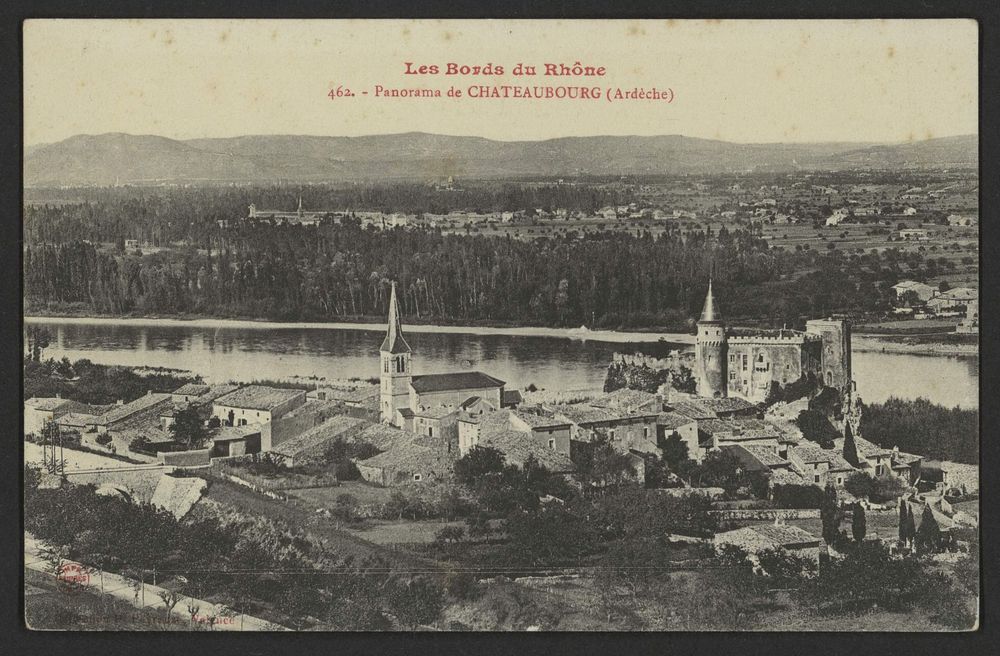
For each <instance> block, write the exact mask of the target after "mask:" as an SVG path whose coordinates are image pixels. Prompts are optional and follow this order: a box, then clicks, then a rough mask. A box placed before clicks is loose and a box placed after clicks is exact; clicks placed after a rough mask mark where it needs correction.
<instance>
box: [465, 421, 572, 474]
mask: <svg viewBox="0 0 1000 656" xmlns="http://www.w3.org/2000/svg"><path fill="white" fill-rule="evenodd" d="M479 444H480V446H490V447H493V448H494V449H497V450H498V451H500V452H502V453H503V454H504V455H505V456H507V461H508V462H511V463H514V464H517V465H522V464H523V463H524V461H525V460H527V459H528V456H529V455H533V456H535V459H536V460H537V461H538V464H540V465H542V466H543V467H545V468H546V469H548V470H549V471H551V472H558V473H563V472H569V471H573V469H574V468H573V462H572V461H571V460H570V459H569V458H568V457H567V456H564V455H562V454H561V453H557V452H556V451H553V450H552V449H550V448H549V447H548V446H547V445H544V444H542V443H541V442H539V441H538V440H537V439H536V438H534V437H532V436H531V434H529V433H521V432H518V431H513V430H507V431H499V432H495V433H491V434H489V435H487V436H480V438H479Z"/></svg>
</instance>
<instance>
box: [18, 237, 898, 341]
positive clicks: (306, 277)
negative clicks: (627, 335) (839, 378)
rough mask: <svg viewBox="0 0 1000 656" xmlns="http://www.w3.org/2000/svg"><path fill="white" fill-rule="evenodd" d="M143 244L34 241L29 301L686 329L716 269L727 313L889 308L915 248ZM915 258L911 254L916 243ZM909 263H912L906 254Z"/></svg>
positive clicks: (247, 313) (477, 241)
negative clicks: (393, 291)
mask: <svg viewBox="0 0 1000 656" xmlns="http://www.w3.org/2000/svg"><path fill="white" fill-rule="evenodd" d="M206 239H207V241H206V243H205V244H204V246H206V248H201V249H198V248H194V247H193V246H189V247H183V248H174V249H171V250H166V251H162V252H158V253H153V254H147V255H143V256H140V255H137V254H135V253H127V252H124V251H123V250H120V249H119V250H114V249H107V248H101V247H99V246H96V245H93V244H88V243H83V242H80V241H72V242H68V243H61V244H49V243H44V244H31V245H29V246H27V247H26V249H25V254H24V288H25V289H24V290H25V299H26V303H27V305H28V310H29V311H43V312H44V311H53V310H54V311H60V310H65V309H69V308H73V307H76V308H77V309H79V310H82V311H84V312H88V313H98V314H116V315H121V314H153V313H156V314H182V313H196V314H204V315H212V316H240V317H254V318H270V319H282V320H318V321H330V320H340V319H350V318H359V317H367V318H374V317H382V316H384V315H385V312H386V304H387V302H388V293H387V292H388V285H387V283H388V281H390V280H396V281H398V283H399V291H400V302H401V304H402V306H403V313H404V315H405V316H406V319H407V320H409V321H424V322H468V323H474V322H484V323H521V324H535V325H548V326H579V325H581V324H584V325H588V326H591V327H612V328H616V327H640V326H646V327H669V328H673V329H685V328H687V327H688V326H689V325H690V322H691V320H692V319H693V318H694V317H696V316H697V313H698V311H699V310H700V306H701V303H702V300H703V297H704V293H705V287H706V284H707V278H708V276H709V273H710V272H712V271H714V275H715V280H716V292H717V295H718V297H719V298H720V299H722V300H721V302H722V306H723V310H724V312H725V313H726V315H727V316H728V317H730V318H744V319H755V320H761V321H763V322H767V323H771V324H779V325H780V324H782V323H786V322H790V323H793V324H794V323H796V322H800V321H801V320H802V319H804V318H805V317H809V316H822V315H827V314H831V313H844V312H847V313H863V312H872V311H878V310H881V309H884V308H885V307H886V305H887V302H888V292H887V289H888V286H889V285H890V284H892V283H894V282H895V281H896V280H898V279H899V278H900V277H902V276H903V275H904V272H903V268H902V265H903V262H904V259H903V258H902V256H901V255H899V254H898V253H895V252H894V251H889V252H887V253H882V254H879V255H875V254H870V255H869V254H862V255H858V254H852V255H850V256H847V255H842V254H840V253H838V252H836V251H834V252H831V253H823V254H821V253H817V252H815V251H813V252H798V253H796V252H784V251H780V250H775V249H768V247H767V245H766V243H764V242H762V241H760V240H758V239H756V238H755V237H753V236H751V235H750V234H749V233H746V232H743V231H737V232H729V231H727V230H725V229H722V230H720V231H718V232H715V233H713V232H711V231H709V232H708V233H705V232H700V231H698V232H682V231H680V230H674V231H670V232H666V233H664V234H662V235H660V236H657V237H655V238H654V237H652V236H650V235H648V234H647V235H643V236H639V237H636V236H631V235H611V234H604V235H596V236H592V237H588V238H586V239H539V240H535V241H530V242H529V241H521V240H517V239H511V238H509V237H481V236H472V237H469V236H458V235H444V234H441V233H440V232H438V231H432V230H406V229H393V230H387V231H380V230H374V229H371V228H366V229H362V228H361V227H360V226H359V225H358V224H357V223H356V222H350V221H348V222H345V223H344V224H338V223H334V222H328V223H325V224H323V225H321V226H304V227H303V226H300V227H289V226H269V225H256V226H250V227H244V228H239V229H232V230H227V231H220V230H216V231H215V233H214V236H209V237H207V238H206ZM910 257H911V258H912V256H910ZM910 268H911V271H910V273H913V272H912V268H913V267H912V266H911V267H910Z"/></svg>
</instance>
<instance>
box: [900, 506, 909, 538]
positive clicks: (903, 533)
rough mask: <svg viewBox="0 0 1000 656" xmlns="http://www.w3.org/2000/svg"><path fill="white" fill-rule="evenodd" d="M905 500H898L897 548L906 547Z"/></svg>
mask: <svg viewBox="0 0 1000 656" xmlns="http://www.w3.org/2000/svg"><path fill="white" fill-rule="evenodd" d="M908 514H909V513H907V512H906V499H903V498H900V499H899V546H900V547H905V546H906V516H907V515H908Z"/></svg>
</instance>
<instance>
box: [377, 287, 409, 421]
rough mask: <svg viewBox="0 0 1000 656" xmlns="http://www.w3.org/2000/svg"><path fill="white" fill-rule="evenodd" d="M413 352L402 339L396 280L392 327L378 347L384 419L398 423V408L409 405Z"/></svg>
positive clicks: (393, 291) (390, 297)
mask: <svg viewBox="0 0 1000 656" xmlns="http://www.w3.org/2000/svg"><path fill="white" fill-rule="evenodd" d="M412 356H413V353H412V352H411V351H410V345H409V344H407V343H406V340H405V339H403V328H402V325H401V324H400V320H399V306H398V305H397V304H396V283H395V281H393V283H392V292H391V293H390V295H389V329H388V331H387V332H386V334H385V339H384V340H382V346H381V347H380V348H379V365H380V367H381V369H380V370H379V410H380V414H381V416H382V421H383V422H387V423H390V424H395V423H396V411H397V410H399V409H400V408H406V407H409V403H410V380H411V378H412V376H413V371H412V369H411V365H412V361H411V360H412Z"/></svg>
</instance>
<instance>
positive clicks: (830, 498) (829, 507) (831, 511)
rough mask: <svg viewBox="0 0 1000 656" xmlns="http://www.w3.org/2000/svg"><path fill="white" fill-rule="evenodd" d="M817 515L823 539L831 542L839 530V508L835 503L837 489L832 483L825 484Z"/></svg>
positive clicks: (835, 538)
mask: <svg viewBox="0 0 1000 656" xmlns="http://www.w3.org/2000/svg"><path fill="white" fill-rule="evenodd" d="M819 517H820V520H821V521H822V522H823V539H824V540H825V541H826V543H827V544H833V543H834V542H835V541H836V540H837V535H838V533H839V532H840V509H839V507H838V503H837V490H836V488H834V487H833V484H832V483H827V484H826V489H825V490H824V493H823V503H822V504H820V508H819Z"/></svg>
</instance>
